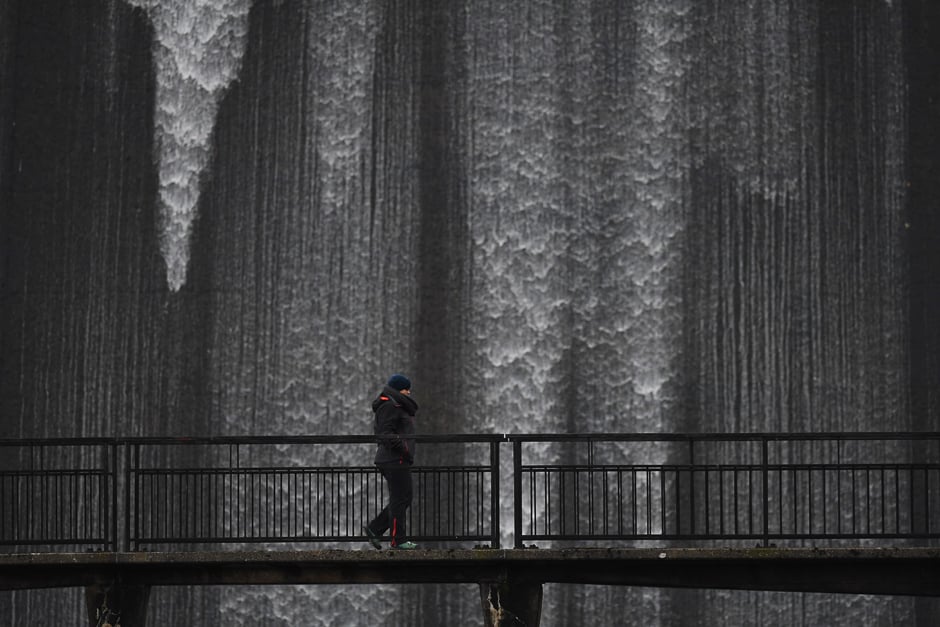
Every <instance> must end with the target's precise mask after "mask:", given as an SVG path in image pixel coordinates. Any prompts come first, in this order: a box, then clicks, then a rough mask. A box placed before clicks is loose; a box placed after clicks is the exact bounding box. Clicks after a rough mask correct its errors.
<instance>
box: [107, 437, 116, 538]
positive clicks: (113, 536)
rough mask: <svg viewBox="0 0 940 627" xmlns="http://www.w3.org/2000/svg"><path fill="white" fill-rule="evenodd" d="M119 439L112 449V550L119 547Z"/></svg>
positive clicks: (113, 443)
mask: <svg viewBox="0 0 940 627" xmlns="http://www.w3.org/2000/svg"><path fill="white" fill-rule="evenodd" d="M117 446H118V445H117V441H112V442H111V444H110V447H109V448H110V449H111V507H110V509H111V538H110V540H111V541H110V542H109V543H108V544H109V545H110V548H111V551H113V552H115V553H116V552H117V549H118V516H119V513H118V512H119V510H118V450H117Z"/></svg>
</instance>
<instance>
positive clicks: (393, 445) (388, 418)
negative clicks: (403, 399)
mask: <svg viewBox="0 0 940 627" xmlns="http://www.w3.org/2000/svg"><path fill="white" fill-rule="evenodd" d="M398 416H399V412H398V411H396V407H395V403H393V402H391V401H388V402H385V403H382V405H381V406H380V407H379V409H378V411H377V412H375V420H376V428H377V432H378V436H379V438H380V440H381V441H382V442H383V443H384V445H385V446H387V447H388V448H390V449H391V450H393V451H395V452H396V453H398V454H399V455H401V456H402V457H403V458H404V459H405V460H406V461H411V459H412V456H411V451H409V450H408V445H407V444H406V443H405V441H404V440H402V439H401V436H400V435H399V433H398Z"/></svg>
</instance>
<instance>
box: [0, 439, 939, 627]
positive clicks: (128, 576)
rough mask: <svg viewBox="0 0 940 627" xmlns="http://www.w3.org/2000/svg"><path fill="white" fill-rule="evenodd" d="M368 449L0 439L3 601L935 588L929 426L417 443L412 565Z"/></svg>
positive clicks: (485, 606) (534, 615)
mask: <svg viewBox="0 0 940 627" xmlns="http://www.w3.org/2000/svg"><path fill="white" fill-rule="evenodd" d="M374 442H375V439H374V437H373V436H310V437H215V438H80V439H42V440H0V451H2V456H0V546H2V547H3V549H4V551H3V553H2V554H0V589H7V590H10V589H23V588H40V587H74V586H81V587H84V588H85V590H86V598H87V599H88V608H89V610H88V612H89V615H88V620H89V624H91V625H95V624H96V623H97V620H98V616H99V615H100V613H101V610H102V608H104V607H108V608H111V609H112V610H113V609H114V608H118V609H119V610H120V612H121V625H123V627H133V625H141V624H143V623H144V620H145V615H146V605H147V597H148V594H149V590H150V588H151V587H152V586H159V585H208V584H229V585H241V584H301V583H305V584H309V583H376V582H408V583H467V582H471V583H478V584H480V594H481V607H482V610H483V613H484V619H485V623H486V624H487V625H501V624H519V622H518V621H521V622H522V623H524V624H529V625H537V624H538V621H539V615H540V611H541V597H542V585H543V584H544V583H549V582H553V583H555V582H557V583H590V584H605V585H643V586H666V587H694V588H729V589H761V590H791V591H817V592H844V593H868V594H901V595H904V594H907V595H929V596H940V559H938V557H940V549H938V548H935V544H936V543H935V540H936V539H937V538H938V536H940V434H937V433H812V434H806V433H803V434H794V433H789V434H785V433H784V434H582V435H544V434H543V435H525V434H519V435H423V436H418V442H419V454H418V457H419V465H418V466H416V467H415V468H414V480H415V502H414V504H413V506H412V508H411V510H410V513H409V529H410V530H411V531H412V534H411V535H413V537H414V539H415V540H416V541H418V542H419V543H420V544H421V547H422V548H421V549H420V550H417V551H375V550H373V549H372V548H371V547H370V546H368V545H367V544H365V538H364V536H363V532H362V526H363V524H365V522H367V521H368V520H369V519H370V518H371V517H372V516H373V515H374V514H375V513H376V512H377V511H379V510H380V509H381V508H382V505H383V503H384V501H385V497H386V494H385V486H384V483H383V481H382V479H381V477H380V475H379V474H378V472H377V470H376V469H375V467H374V466H372V465H371V463H370V462H371V459H372V452H373V448H374V446H375V444H374ZM504 544H506V545H508V546H507V547H506V548H504V547H503V545H504ZM511 621H517V622H516V623H513V622H511Z"/></svg>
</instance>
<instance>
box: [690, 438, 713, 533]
mask: <svg viewBox="0 0 940 627" xmlns="http://www.w3.org/2000/svg"><path fill="white" fill-rule="evenodd" d="M705 481H706V482H707V481H708V474H707V473H706V475H705ZM689 523H690V525H689V535H690V536H694V535H695V440H694V439H691V438H690V439H689ZM707 525H708V522H707V521H706V526H707Z"/></svg>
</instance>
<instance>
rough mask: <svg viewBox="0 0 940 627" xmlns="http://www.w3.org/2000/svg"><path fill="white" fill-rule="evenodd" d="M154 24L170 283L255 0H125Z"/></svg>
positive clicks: (175, 284)
mask: <svg viewBox="0 0 940 627" xmlns="http://www.w3.org/2000/svg"><path fill="white" fill-rule="evenodd" d="M126 1H127V2H129V3H130V4H132V5H134V6H137V7H141V8H143V9H146V11H147V14H148V16H149V17H150V21H151V23H152V24H153V28H154V35H155V45H154V48H153V55H154V64H155V66H156V72H155V75H156V82H157V96H156V100H157V102H156V115H155V116H154V127H155V129H154V130H155V133H156V136H157V139H158V141H157V146H158V153H159V154H158V155H157V162H158V163H159V172H160V226H161V238H160V249H161V251H162V253H163V258H164V260H165V262H166V277H167V284H168V285H169V286H170V289H171V290H174V291H175V290H179V289H180V287H182V285H183V283H184V282H185V281H186V267H187V265H188V264H189V257H190V252H189V247H190V238H191V235H192V226H193V220H195V217H196V207H197V205H198V203H199V186H200V182H201V180H200V177H201V176H202V174H203V172H204V171H205V168H206V165H207V164H208V162H209V154H210V147H209V138H210V135H211V134H212V129H213V126H214V124H215V116H216V112H217V110H218V106H219V100H220V99H221V98H222V96H223V94H224V93H225V89H226V88H227V87H228V86H229V84H230V83H231V82H232V81H233V80H234V79H235V78H236V76H237V75H238V69H239V66H240V63H241V58H242V55H243V54H244V49H245V35H246V34H247V30H248V22H247V18H248V11H249V9H250V8H251V2H252V0H168V1H167V0H126Z"/></svg>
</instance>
